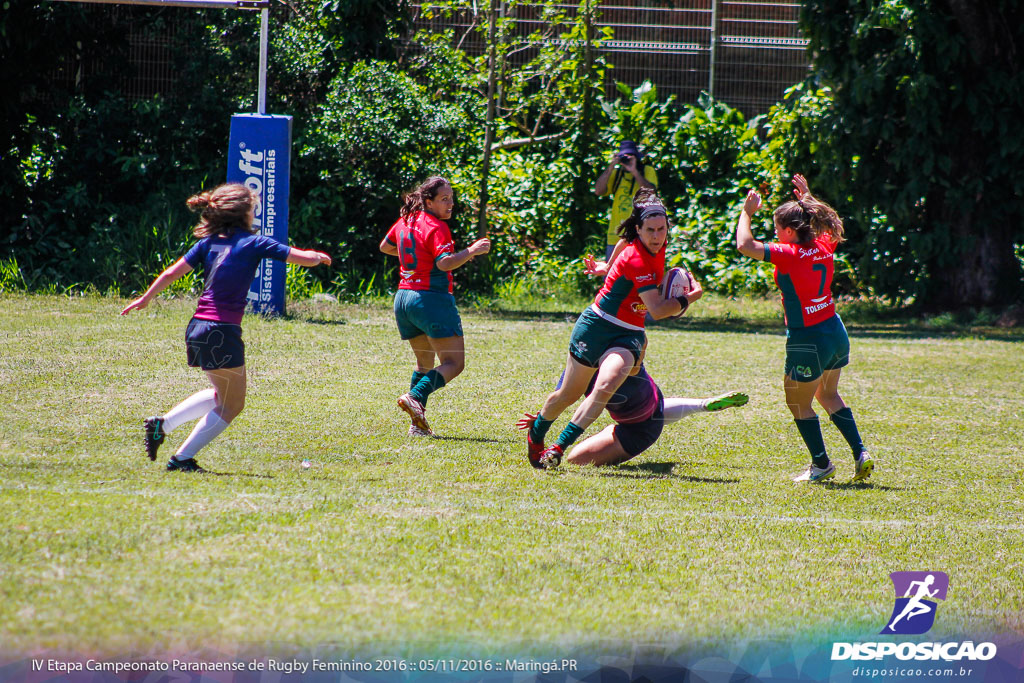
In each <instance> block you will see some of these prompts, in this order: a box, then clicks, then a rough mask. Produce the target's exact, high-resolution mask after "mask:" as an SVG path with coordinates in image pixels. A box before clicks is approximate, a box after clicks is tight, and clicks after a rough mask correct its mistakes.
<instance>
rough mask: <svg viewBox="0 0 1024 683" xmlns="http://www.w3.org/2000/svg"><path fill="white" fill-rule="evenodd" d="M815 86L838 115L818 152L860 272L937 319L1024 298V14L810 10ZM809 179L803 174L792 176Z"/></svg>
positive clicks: (860, 0) (945, 8) (843, 4)
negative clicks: (939, 312)
mask: <svg viewBox="0 0 1024 683" xmlns="http://www.w3.org/2000/svg"><path fill="white" fill-rule="evenodd" d="M804 8H805V11H804V13H803V15H802V20H801V22H802V25H803V29H804V31H805V32H806V34H807V36H808V37H809V38H810V41H811V42H810V48H809V49H810V50H811V51H812V54H813V70H814V78H815V79H820V81H822V82H824V83H825V84H827V85H829V86H831V89H832V101H831V105H830V106H829V108H828V110H827V112H826V113H825V116H823V117H821V118H820V119H819V120H818V127H817V130H816V131H815V132H814V134H813V135H812V136H810V137H812V138H816V139H813V140H812V145H811V146H810V147H808V148H807V151H808V152H812V153H813V154H811V155H809V156H813V158H814V159H815V161H817V162H818V163H819V166H818V168H819V169H820V178H819V179H818V180H819V181H820V182H819V183H815V184H814V186H816V187H819V188H821V189H822V190H823V194H825V196H827V197H829V198H830V199H832V198H836V200H838V201H840V202H842V203H846V205H847V206H846V207H845V208H846V209H847V210H848V215H850V216H851V218H852V220H851V227H852V229H853V230H852V231H853V233H854V236H855V237H856V238H857V239H856V241H855V242H854V244H853V245H852V247H851V248H852V249H855V250H857V253H858V257H859V258H858V261H859V263H858V270H860V271H861V273H862V275H864V276H865V277H866V279H867V280H868V282H869V283H870V284H871V285H872V286H873V287H874V288H875V290H876V291H878V292H880V293H883V294H887V295H892V296H895V297H906V296H908V295H910V296H916V297H917V298H918V301H919V302H921V303H923V304H925V305H926V306H927V307H929V308H937V309H941V308H957V307H964V306H973V307H977V306H985V305H999V304H1005V303H1008V302H1011V301H1013V300H1015V299H1019V297H1020V296H1021V295H1022V282H1021V263H1020V260H1019V258H1018V257H1017V255H1016V254H1015V245H1020V244H1021V243H1022V242H1024V176H1022V175H1021V169H1024V137H1022V136H1021V135H1020V134H1019V132H1018V130H1017V128H1018V125H1019V122H1020V121H1021V120H1022V118H1024V73H1022V70H1021V61H1020V60H1021V57H1022V49H1024V6H1022V5H1021V4H1020V3H1019V2H1016V0H988V1H986V2H983V3H979V2H971V1H969V0H870V1H867V2H865V1H864V0H844V1H840V2H836V1H835V0H808V1H807V2H806V3H805V5H804ZM789 170H798V169H789Z"/></svg>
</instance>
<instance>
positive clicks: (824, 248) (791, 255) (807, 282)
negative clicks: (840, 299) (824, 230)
mask: <svg viewBox="0 0 1024 683" xmlns="http://www.w3.org/2000/svg"><path fill="white" fill-rule="evenodd" d="M836 246H837V244H836V243H835V242H833V241H832V239H831V238H829V237H819V238H818V239H816V240H814V242H812V243H810V244H785V243H782V242H769V243H766V244H765V245H764V260H765V261H769V262H770V263H771V264H772V265H774V266H775V284H777V285H778V286H779V290H781V292H782V308H783V310H784V311H785V313H786V327H789V328H791V329H795V328H800V327H810V326H811V325H817V324H818V323H820V322H824V321H826V320H828V319H829V318H831V317H832V316H834V315H835V314H836V305H835V302H834V301H832V274H833V272H834V267H833V257H832V255H833V253H834V252H835V250H836Z"/></svg>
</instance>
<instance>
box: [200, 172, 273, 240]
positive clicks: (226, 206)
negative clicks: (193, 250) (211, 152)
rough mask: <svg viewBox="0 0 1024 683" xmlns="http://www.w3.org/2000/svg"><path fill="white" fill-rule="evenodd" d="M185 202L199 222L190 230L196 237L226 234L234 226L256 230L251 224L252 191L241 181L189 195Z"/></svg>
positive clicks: (229, 234)
mask: <svg viewBox="0 0 1024 683" xmlns="http://www.w3.org/2000/svg"><path fill="white" fill-rule="evenodd" d="M185 203H186V204H188V208H189V209H191V210H192V211H194V212H197V213H198V214H199V223H198V224H196V227H194V228H193V229H192V234H193V235H195V236H196V237H198V238H200V239H202V238H203V237H210V236H212V235H223V236H225V237H230V236H231V235H232V234H233V233H234V232H235V231H236V230H244V231H245V232H247V233H249V234H251V235H253V234H256V229H255V228H254V227H252V214H253V207H254V206H255V205H256V193H255V192H253V191H252V190H250V189H249V188H248V187H246V186H245V185H242V184H240V183H227V184H225V185H219V186H217V187H215V188H213V189H212V190H207V191H206V192H200V193H199V194H195V195H192V196H191V197H189V198H188V199H187V200H186V202H185Z"/></svg>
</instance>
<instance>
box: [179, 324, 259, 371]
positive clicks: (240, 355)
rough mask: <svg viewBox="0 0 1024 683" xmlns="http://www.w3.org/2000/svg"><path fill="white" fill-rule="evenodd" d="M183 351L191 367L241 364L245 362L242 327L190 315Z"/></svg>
mask: <svg viewBox="0 0 1024 683" xmlns="http://www.w3.org/2000/svg"><path fill="white" fill-rule="evenodd" d="M185 353H186V355H187V356H188V365H189V367H191V368H202V369H203V370H219V369H221V368H237V367H241V366H242V365H245V344H244V343H243V342H242V326H241V325H235V324H233V323H219V322H215V321H213V320H200V319H199V318H192V320H190V321H189V323H188V327H186V328H185Z"/></svg>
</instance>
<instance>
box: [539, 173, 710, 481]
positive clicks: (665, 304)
mask: <svg viewBox="0 0 1024 683" xmlns="http://www.w3.org/2000/svg"><path fill="white" fill-rule="evenodd" d="M619 234H620V235H622V237H623V240H624V241H625V242H626V246H625V247H624V248H623V249H622V250H621V254H620V255H618V256H617V257H616V258H615V260H614V261H613V262H612V264H611V266H610V267H609V268H607V275H606V277H605V280H604V285H603V286H602V287H601V289H600V291H598V293H597V296H596V297H595V298H594V303H593V304H592V305H591V306H589V307H588V308H587V309H586V310H585V311H583V313H582V314H581V315H580V317H579V318H578V319H577V321H576V325H575V326H574V327H573V330H572V337H571V338H570V340H569V357H568V359H567V360H566V365H565V372H564V374H563V377H562V382H561V384H560V386H559V387H558V388H557V389H555V391H553V392H552V393H551V394H550V395H549V396H548V398H547V400H546V401H544V405H543V406H542V407H541V409H540V411H538V413H537V414H536V415H535V416H534V419H533V421H532V423H531V424H530V426H529V431H528V432H527V433H526V457H527V460H529V462H530V465H532V466H533V467H535V468H537V469H549V468H552V467H557V466H558V465H559V463H561V461H562V456H563V454H564V453H565V450H566V449H567V448H568V447H569V446H571V445H572V444H573V443H574V442H575V441H576V440H577V439H578V438H579V437H580V436H581V435H582V434H583V432H584V430H586V428H587V427H589V426H590V425H591V424H593V422H594V421H595V420H596V419H597V418H598V417H599V416H600V415H601V412H602V411H603V410H604V409H605V406H606V405H607V403H608V401H609V399H610V398H611V397H612V396H613V395H614V394H615V392H616V390H618V388H619V387H620V386H621V385H622V383H623V382H624V381H625V379H626V377H627V376H628V375H629V373H630V371H631V370H632V369H633V367H634V366H636V365H639V364H640V362H641V360H642V356H643V350H644V348H645V345H646V343H647V336H646V334H645V328H644V324H645V317H646V314H647V313H648V311H649V312H650V314H651V317H653V318H654V319H655V320H660V319H662V318H668V317H670V316H678V315H682V313H683V312H684V311H686V309H687V308H688V307H689V305H690V304H691V303H693V302H694V301H696V300H697V299H699V298H700V297H701V295H702V294H703V293H704V292H703V290H702V289H701V287H700V285H699V284H696V283H695V286H694V288H693V289H692V290H691V291H690V292H689V293H687V294H686V295H684V296H680V297H678V299H665V298H664V297H662V295H661V292H660V291H659V290H658V286H659V285H661V280H662V278H663V277H664V274H665V246H666V245H667V244H668V212H667V211H666V210H665V207H664V206H663V205H662V203H661V200H660V199H658V195H657V193H656V192H655V191H654V190H653V189H650V188H644V189H641V190H640V191H639V192H638V193H637V194H636V196H635V197H634V198H633V213H632V214H630V216H629V217H628V218H626V220H624V221H623V222H622V224H621V225H620V226H619ZM595 374H596V379H595ZM592 379H593V380H594V387H593V390H592V391H591V392H590V394H589V395H587V397H586V398H585V399H583V402H582V403H581V404H580V405H579V407H578V408H577V409H576V411H575V412H574V413H573V416H572V418H571V419H570V421H569V424H568V425H567V426H566V427H565V428H564V429H563V430H562V432H561V433H560V434H559V435H558V438H557V440H556V441H555V443H554V444H552V445H550V446H548V447H546V448H545V446H544V438H545V436H546V435H547V433H548V430H549V429H550V428H551V425H552V423H553V422H554V420H556V419H557V418H558V416H559V415H561V414H562V412H563V411H564V410H565V409H566V408H568V407H569V406H571V405H572V404H573V403H575V402H576V401H577V400H579V398H580V397H581V396H583V395H584V393H585V392H586V390H587V386H588V385H589V384H590V382H591V380H592Z"/></svg>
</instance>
